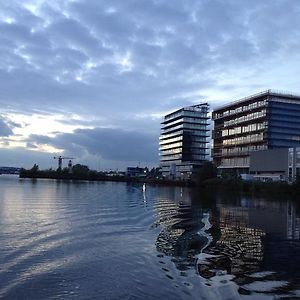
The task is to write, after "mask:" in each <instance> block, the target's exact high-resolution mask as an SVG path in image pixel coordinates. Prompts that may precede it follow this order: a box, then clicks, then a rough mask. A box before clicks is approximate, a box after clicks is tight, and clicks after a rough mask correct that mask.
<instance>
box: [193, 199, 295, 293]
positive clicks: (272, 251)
mask: <svg viewBox="0 0 300 300" xmlns="http://www.w3.org/2000/svg"><path fill="white" fill-rule="evenodd" d="M224 200H225V201H224ZM231 200H233V201H226V199H224V196H222V197H220V196H219V197H217V198H216V207H215V209H213V210H211V216H210V221H211V224H212V228H211V231H210V232H211V234H212V236H213V242H212V243H211V244H210V245H209V247H207V249H205V252H206V253H207V254H210V255H211V257H210V258H208V259H207V261H206V262H205V263H204V264H202V263H199V264H198V271H199V274H200V275H201V276H203V277H205V278H208V279H209V278H212V277H213V276H215V275H216V273H217V272H218V271H219V270H222V271H226V272H227V273H230V274H233V275H234V276H235V277H234V280H235V281H236V282H237V283H238V284H247V283H248V284H249V283H251V282H253V281H257V280H258V279H257V278H253V274H255V273H257V272H271V273H265V274H266V276H262V277H261V278H260V279H259V280H261V281H263V280H268V279H270V278H271V279H272V280H283V279H285V280H288V282H289V283H288V284H287V285H286V287H285V289H282V288H281V289H282V292H286V290H292V289H295V288H299V283H300V270H299V268H298V267H297V266H299V264H300V259H299V254H300V236H299V228H300V217H299V214H297V211H296V208H295V204H294V203H293V202H291V201H284V202H282V201H278V200H275V201H270V200H266V199H253V198H247V197H239V196H238V197H237V198H236V199H231ZM211 270H215V271H214V272H212V271H211ZM270 274H272V275H270Z"/></svg>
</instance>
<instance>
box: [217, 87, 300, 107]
mask: <svg viewBox="0 0 300 300" xmlns="http://www.w3.org/2000/svg"><path fill="white" fill-rule="evenodd" d="M271 95H272V96H278V97H284V98H290V99H297V100H299V101H300V95H296V94H293V93H291V92H288V91H279V90H271V89H269V90H266V91H262V92H259V93H256V94H253V95H250V96H247V97H244V98H241V99H239V100H235V101H231V102H230V103H227V104H225V105H222V106H219V107H218V108H216V109H215V110H214V111H217V110H221V109H225V108H227V107H231V106H233V105H238V104H240V103H243V102H245V101H249V100H252V99H256V98H260V97H264V96H271Z"/></svg>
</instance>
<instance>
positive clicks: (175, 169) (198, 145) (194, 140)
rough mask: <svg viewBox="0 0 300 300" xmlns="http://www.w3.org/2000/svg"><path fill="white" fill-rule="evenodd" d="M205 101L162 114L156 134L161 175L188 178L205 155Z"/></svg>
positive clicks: (206, 129)
mask: <svg viewBox="0 0 300 300" xmlns="http://www.w3.org/2000/svg"><path fill="white" fill-rule="evenodd" d="M208 109H209V106H208V104H207V103H202V104H199V105H193V106H189V107H184V108H181V109H179V110H176V111H174V112H172V113H170V114H168V115H166V116H165V117H164V120H163V122H162V128H161V136H160V143H159V144H160V148H159V150H160V162H161V167H162V175H163V176H165V177H169V178H189V177H190V175H191V174H192V173H193V172H194V171H195V170H196V169H197V168H199V167H201V165H202V163H203V161H205V160H206V158H207V155H208V153H207V149H208V147H207V138H208V137H209V135H208V132H209V128H208V125H209V124H208V120H209V117H208Z"/></svg>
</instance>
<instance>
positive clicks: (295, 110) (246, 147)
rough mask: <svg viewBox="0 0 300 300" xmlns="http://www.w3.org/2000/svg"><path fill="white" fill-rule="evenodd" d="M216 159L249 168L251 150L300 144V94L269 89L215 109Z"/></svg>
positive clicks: (231, 166)
mask: <svg viewBox="0 0 300 300" xmlns="http://www.w3.org/2000/svg"><path fill="white" fill-rule="evenodd" d="M212 118H213V120H214V130H213V133H212V138H213V149H212V157H213V161H214V163H215V164H216V166H217V167H218V168H219V169H236V170H238V171H239V172H245V173H247V172H248V171H249V155H250V152H252V151H256V150H265V149H276V148H289V147H299V146H300V96H296V95H292V94H287V93H281V92H275V91H272V90H267V91H265V92H261V93H259V94H255V95H252V96H249V97H246V98H243V99H241V100H239V101H236V102H232V103H230V104H227V105H225V106H222V107H219V108H218V109H216V110H215V111H214V112H213V114H212Z"/></svg>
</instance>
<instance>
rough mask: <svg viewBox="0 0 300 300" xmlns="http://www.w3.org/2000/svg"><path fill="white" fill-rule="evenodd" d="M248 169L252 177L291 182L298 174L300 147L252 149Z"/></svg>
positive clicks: (299, 170)
mask: <svg viewBox="0 0 300 300" xmlns="http://www.w3.org/2000/svg"><path fill="white" fill-rule="evenodd" d="M249 171H250V174H251V176H252V179H258V180H261V181H289V182H293V181H295V180H296V179H297V176H299V174H300V147H295V148H278V149H270V150H260V151H253V152H251V153H250V169H249Z"/></svg>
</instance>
